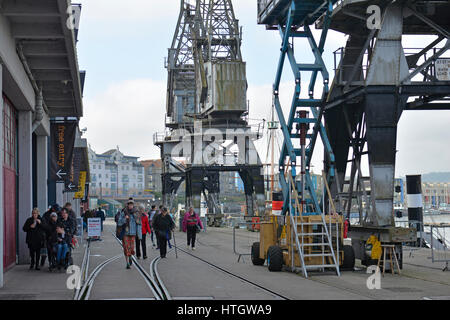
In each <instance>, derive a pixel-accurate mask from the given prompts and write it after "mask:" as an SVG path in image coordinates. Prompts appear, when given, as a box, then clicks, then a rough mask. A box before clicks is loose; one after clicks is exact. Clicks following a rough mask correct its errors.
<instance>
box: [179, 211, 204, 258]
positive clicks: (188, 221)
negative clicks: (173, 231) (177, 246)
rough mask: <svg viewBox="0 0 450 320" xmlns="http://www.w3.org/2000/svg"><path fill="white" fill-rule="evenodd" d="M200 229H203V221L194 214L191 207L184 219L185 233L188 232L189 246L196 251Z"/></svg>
mask: <svg viewBox="0 0 450 320" xmlns="http://www.w3.org/2000/svg"><path fill="white" fill-rule="evenodd" d="M198 228H200V229H203V224H202V220H200V217H199V215H198V214H197V213H195V212H194V209H193V208H192V207H190V208H189V211H188V212H187V213H186V214H185V215H184V218H183V232H187V246H188V248H189V247H190V246H191V245H192V250H195V239H196V237H197V231H198V230H199V229H198Z"/></svg>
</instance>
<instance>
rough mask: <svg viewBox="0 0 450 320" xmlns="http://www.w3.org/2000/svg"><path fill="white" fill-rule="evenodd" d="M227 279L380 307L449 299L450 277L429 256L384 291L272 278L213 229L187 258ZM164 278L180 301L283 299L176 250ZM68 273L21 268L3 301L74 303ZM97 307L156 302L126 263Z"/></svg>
mask: <svg viewBox="0 0 450 320" xmlns="http://www.w3.org/2000/svg"><path fill="white" fill-rule="evenodd" d="M114 227H115V225H114V221H112V220H108V221H107V222H106V224H105V232H104V234H103V241H99V242H92V243H91V254H90V266H89V271H90V272H92V271H93V269H94V268H95V267H96V266H97V265H99V264H100V263H102V262H103V261H105V260H107V259H109V258H111V257H114V256H117V255H121V254H122V249H121V247H120V246H119V244H118V243H117V241H116V240H115V239H114V237H113V236H112V232H113V231H114ZM236 232H237V236H236V252H239V253H248V252H250V247H251V245H252V243H253V242H255V241H258V238H259V234H258V233H252V232H248V231H246V230H236ZM176 240H177V244H178V246H179V248H180V249H183V250H188V249H187V247H186V235H185V234H184V233H181V232H177V233H176ZM189 252H190V253H192V254H194V255H195V256H197V257H200V258H202V259H204V260H207V261H209V262H211V263H213V264H215V265H218V266H220V267H221V268H224V269H226V270H227V271H229V272H231V273H233V274H237V275H239V276H241V277H243V278H246V279H248V280H250V281H252V282H254V283H256V284H258V285H260V286H263V287H266V288H268V289H270V290H272V291H274V292H276V293H279V294H281V295H283V296H285V297H288V298H290V299H295V300H297V299H298V300H301V299H303V300H309V299H321V300H331V299H332V300H336V299H337V300H340V299H342V300H367V299H369V300H373V299H375V300H379V299H388V300H394V299H426V298H432V299H449V298H450V272H448V271H447V272H443V271H442V265H441V264H432V262H431V261H430V259H428V257H429V256H430V251H429V250H427V249H421V250H414V251H413V252H412V254H411V256H410V254H409V253H410V251H409V249H408V248H405V250H404V256H405V260H404V269H403V270H402V276H399V275H391V274H390V273H387V274H386V276H385V277H383V278H382V280H381V287H382V288H381V290H369V289H368V288H367V285H366V282H367V279H368V277H369V275H368V274H366V271H365V268H360V269H359V271H353V272H342V276H341V277H337V276H336V275H335V274H334V273H331V272H329V273H325V274H321V273H311V274H310V278H308V279H305V278H303V277H302V276H301V275H298V274H293V273H290V272H276V273H272V272H269V271H268V269H267V266H254V265H253V264H252V263H251V259H250V257H249V256H243V257H242V258H241V259H240V261H238V255H236V254H235V252H234V250H233V237H232V229H227V228H222V229H216V228H208V231H207V232H202V233H200V234H199V235H198V243H197V250H196V251H189ZM83 254H84V247H83V246H81V247H80V248H79V249H78V250H75V251H74V253H73V258H74V263H75V264H76V265H81V262H82V259H83ZM158 254H159V253H158V251H157V250H155V249H153V248H152V247H151V241H150V240H148V257H149V258H148V260H139V262H140V264H141V265H142V266H143V267H144V268H145V270H146V271H147V272H148V273H149V271H150V270H149V269H150V262H151V260H152V259H153V258H154V257H156V256H158ZM158 271H159V273H160V276H161V278H162V280H163V282H164V284H165V285H166V287H167V288H168V290H169V292H170V293H171V295H172V297H173V298H175V299H195V300H202V299H225V300H241V299H251V300H260V299H265V300H271V299H279V297H277V296H274V295H273V294H271V293H269V292H267V291H263V290H261V289H259V288H258V287H256V286H254V285H251V284H248V283H246V282H243V281H241V280H239V279H237V278H236V277H233V276H231V275H229V274H226V273H224V272H222V271H219V270H217V269H215V268H212V267H211V266H209V265H207V264H205V263H203V262H201V261H200V260H198V259H196V258H194V257H192V256H190V255H188V254H186V253H184V252H182V251H181V250H178V258H176V256H175V251H174V250H172V251H170V252H169V253H168V255H167V259H163V260H161V261H160V263H159V265H158ZM68 277H69V275H67V274H65V273H64V272H54V273H50V272H48V269H47V268H45V269H42V270H41V271H34V270H28V266H16V267H15V268H13V269H12V270H10V271H8V272H7V273H6V274H5V287H4V288H3V289H0V299H27V300H29V299H30V300H31V299H39V300H56V299H63V300H70V299H72V298H73V294H74V292H73V291H72V290H68V289H67V287H66V281H67V279H68ZM90 298H91V299H98V300H101V299H153V295H152V293H151V290H150V289H149V288H148V287H147V285H146V284H145V281H144V279H143V278H142V276H141V275H140V274H139V273H138V272H137V270H136V269H135V267H132V270H126V268H125V261H124V259H123V257H120V258H119V259H118V260H116V261H114V262H112V263H111V264H109V265H108V266H106V267H105V268H104V269H103V271H102V272H101V273H100V275H99V276H98V278H97V280H96V282H95V283H94V286H93V289H92V291H91V297H90Z"/></svg>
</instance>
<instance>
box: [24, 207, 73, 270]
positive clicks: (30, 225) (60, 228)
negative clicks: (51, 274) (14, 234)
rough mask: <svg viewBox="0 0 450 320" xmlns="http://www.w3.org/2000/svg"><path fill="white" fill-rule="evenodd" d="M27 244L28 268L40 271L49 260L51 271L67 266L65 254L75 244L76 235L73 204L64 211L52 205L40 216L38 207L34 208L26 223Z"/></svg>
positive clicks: (64, 208) (66, 254)
mask: <svg viewBox="0 0 450 320" xmlns="http://www.w3.org/2000/svg"><path fill="white" fill-rule="evenodd" d="M23 231H24V232H26V243H27V245H28V248H29V250H30V258H31V264H30V269H35V270H40V267H43V266H44V265H45V260H46V259H47V257H48V260H49V267H50V270H52V269H54V268H58V269H61V268H62V267H64V268H65V269H67V267H68V259H67V257H68V254H70V250H71V248H72V247H73V246H74V245H75V243H74V242H76V239H75V238H74V235H75V234H76V233H77V224H76V214H75V212H74V211H73V210H72V204H71V203H69V202H68V203H66V205H65V206H64V207H63V208H60V206H59V205H58V204H55V205H53V206H52V207H51V208H50V209H49V210H48V211H47V212H45V213H44V215H43V216H42V217H41V216H40V212H39V209H38V208H34V209H33V211H32V213H31V217H30V218H28V219H27V220H26V221H25V224H24V225H23Z"/></svg>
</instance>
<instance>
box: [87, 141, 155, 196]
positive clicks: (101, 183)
mask: <svg viewBox="0 0 450 320" xmlns="http://www.w3.org/2000/svg"><path fill="white" fill-rule="evenodd" d="M138 159H139V157H134V156H127V155H124V154H123V153H122V152H121V151H120V149H119V147H117V148H116V149H113V150H109V151H107V152H104V153H101V154H98V153H96V152H95V151H94V150H92V149H91V148H89V163H90V172H91V185H90V196H92V197H96V198H128V197H138V198H142V197H152V196H153V195H154V194H155V192H161V173H162V168H161V160H145V161H139V160H138Z"/></svg>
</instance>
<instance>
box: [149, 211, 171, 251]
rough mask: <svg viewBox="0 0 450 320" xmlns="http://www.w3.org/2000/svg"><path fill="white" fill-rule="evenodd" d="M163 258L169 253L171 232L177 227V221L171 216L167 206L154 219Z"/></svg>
mask: <svg viewBox="0 0 450 320" xmlns="http://www.w3.org/2000/svg"><path fill="white" fill-rule="evenodd" d="M153 227H154V228H155V232H156V236H157V239H158V245H159V250H160V255H161V258H165V257H166V254H167V241H168V240H170V238H171V233H172V232H173V230H174V229H175V223H174V222H173V220H172V218H171V217H170V216H169V213H168V211H167V208H163V209H162V213H161V214H159V215H157V216H156V217H155V218H154V221H153Z"/></svg>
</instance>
